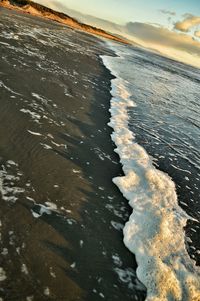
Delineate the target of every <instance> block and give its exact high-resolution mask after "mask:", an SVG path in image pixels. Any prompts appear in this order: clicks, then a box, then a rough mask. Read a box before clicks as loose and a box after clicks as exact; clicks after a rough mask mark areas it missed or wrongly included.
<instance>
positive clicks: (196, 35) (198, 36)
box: [194, 30, 200, 38]
mask: <svg viewBox="0 0 200 301" xmlns="http://www.w3.org/2000/svg"><path fill="white" fill-rule="evenodd" d="M194 35H195V37H197V38H200V30H197V31H195V33H194Z"/></svg>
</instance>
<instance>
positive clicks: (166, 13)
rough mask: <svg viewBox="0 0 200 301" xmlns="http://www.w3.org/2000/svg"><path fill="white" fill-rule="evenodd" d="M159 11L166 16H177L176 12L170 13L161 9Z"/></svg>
mask: <svg viewBox="0 0 200 301" xmlns="http://www.w3.org/2000/svg"><path fill="white" fill-rule="evenodd" d="M159 11H160V12H161V13H162V14H165V15H170V16H176V13H175V12H174V11H170V10H166V9H160V10H159Z"/></svg>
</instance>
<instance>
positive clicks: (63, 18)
mask: <svg viewBox="0 0 200 301" xmlns="http://www.w3.org/2000/svg"><path fill="white" fill-rule="evenodd" d="M0 6H2V7H5V8H8V9H14V10H17V11H22V12H24V13H27V14H31V15H33V16H38V17H42V18H46V19H49V20H52V21H55V22H58V23H61V24H64V25H67V26H70V27H72V28H75V29H78V30H81V31H85V32H88V33H90V34H94V35H98V36H101V37H103V38H106V39H109V40H113V41H116V42H120V43H123V44H129V43H128V41H127V40H126V39H123V38H121V37H117V36H115V35H113V34H111V33H108V32H106V31H104V30H102V29H100V28H96V27H94V26H90V25H87V24H83V23H81V22H79V21H78V20H76V19H74V18H72V17H70V16H68V15H66V14H64V13H61V12H58V11H55V10H53V9H50V8H48V7H46V6H43V5H41V4H38V3H35V2H32V1H29V0H14V1H11V0H2V1H1V2H0Z"/></svg>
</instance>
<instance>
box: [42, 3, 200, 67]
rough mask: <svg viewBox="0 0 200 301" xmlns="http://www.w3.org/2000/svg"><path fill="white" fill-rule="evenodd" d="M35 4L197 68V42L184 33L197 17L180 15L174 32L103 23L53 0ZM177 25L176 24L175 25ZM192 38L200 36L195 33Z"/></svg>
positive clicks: (149, 26)
mask: <svg viewBox="0 0 200 301" xmlns="http://www.w3.org/2000/svg"><path fill="white" fill-rule="evenodd" d="M37 1H38V2H40V3H41V4H43V5H46V6H49V7H51V8H53V9H56V10H59V11H63V12H65V13H67V14H68V15H70V16H72V17H74V18H76V19H78V20H80V21H81V22H84V23H87V24H91V25H94V26H96V27H100V28H102V29H105V30H107V31H110V32H111V33H114V34H118V35H121V36H122V35H123V36H124V37H126V38H128V39H129V40H131V41H133V43H136V44H139V45H141V46H143V47H146V48H149V49H151V50H154V51H157V52H159V53H161V54H163V55H164V56H168V57H171V58H174V59H176V60H178V61H182V62H185V63H188V64H191V65H194V66H198V67H199V68H200V42H199V39H193V38H192V37H191V36H190V35H188V34H185V33H184V32H187V31H188V30H189V29H190V28H191V26H192V27H193V26H195V25H197V24H200V17H195V16H192V15H188V14H187V15H184V20H183V21H182V22H177V23H176V24H177V25H176V26H177V27H178V28H181V30H180V29H179V31H182V32H177V31H170V30H169V29H166V28H164V27H160V26H158V25H157V24H146V23H139V22H129V23H127V24H126V25H119V24H116V23H113V22H110V21H107V20H103V19H100V18H97V17H93V16H89V15H85V14H82V13H80V12H77V11H75V10H71V9H69V8H67V7H66V6H65V5H63V4H61V3H60V2H59V1H57V0H37ZM163 13H165V14H168V15H170V16H172V13H173V12H170V11H166V10H163ZM186 21H187V22H186ZM184 22H186V23H184ZM179 23H180V25H178V24H179ZM182 24H183V25H182ZM178 28H177V29H178ZM195 37H196V38H199V37H200V31H199V30H196V32H195Z"/></svg>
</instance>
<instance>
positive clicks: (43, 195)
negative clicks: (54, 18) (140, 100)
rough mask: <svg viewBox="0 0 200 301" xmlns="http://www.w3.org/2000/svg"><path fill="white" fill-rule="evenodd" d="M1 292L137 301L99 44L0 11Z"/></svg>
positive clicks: (139, 293) (140, 291) (19, 296)
mask: <svg viewBox="0 0 200 301" xmlns="http://www.w3.org/2000/svg"><path fill="white" fill-rule="evenodd" d="M0 14H1V19H0V31H1V37H0V52H1V58H0V105H1V110H0V124H1V127H0V141H1V143H0V163H1V168H0V192H1V193H0V204H1V211H0V221H1V227H0V231H1V241H0V252H1V256H0V267H1V268H2V269H0V281H1V288H0V297H1V298H2V300H20V301H23V300H37V301H40V300H41V301H43V300H57V301H61V300H67V301H68V300H91V301H95V300H103V299H105V300H127V301H128V300H144V298H145V290H144V288H143V286H142V285H141V284H139V282H138V280H137V279H136V277H135V269H136V263H135V259H134V256H133V255H132V254H131V253H130V252H129V251H128V250H127V249H126V248H125V246H124V244H123V233H122V227H123V225H124V223H125V222H126V220H127V219H128V216H129V214H130V208H129V206H128V204H127V200H125V199H124V198H123V197H122V195H121V194H120V193H119V191H118V189H117V187H115V185H114V184H113V183H112V178H113V177H115V176H117V175H120V174H121V166H120V164H119V163H118V161H119V160H118V157H117V155H116V154H115V152H114V147H115V146H114V145H113V143H112V142H111V139H110V134H111V129H110V128H109V127H108V126H107V123H108V122H109V118H110V115H109V107H110V98H111V95H110V80H111V78H112V76H111V74H110V73H109V71H108V70H107V69H106V68H105V67H104V66H103V64H102V61H101V59H100V58H99V55H102V54H110V55H112V53H111V52H110V51H109V50H108V49H107V48H106V46H105V44H104V42H103V41H101V40H99V39H97V38H95V37H93V36H90V35H88V34H84V33H80V32H78V31H75V30H72V29H68V28H66V27H63V26H60V25H57V24H54V23H52V22H50V21H44V20H42V19H39V18H36V17H31V16H25V15H23V14H20V13H16V12H13V11H8V10H6V9H0Z"/></svg>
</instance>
